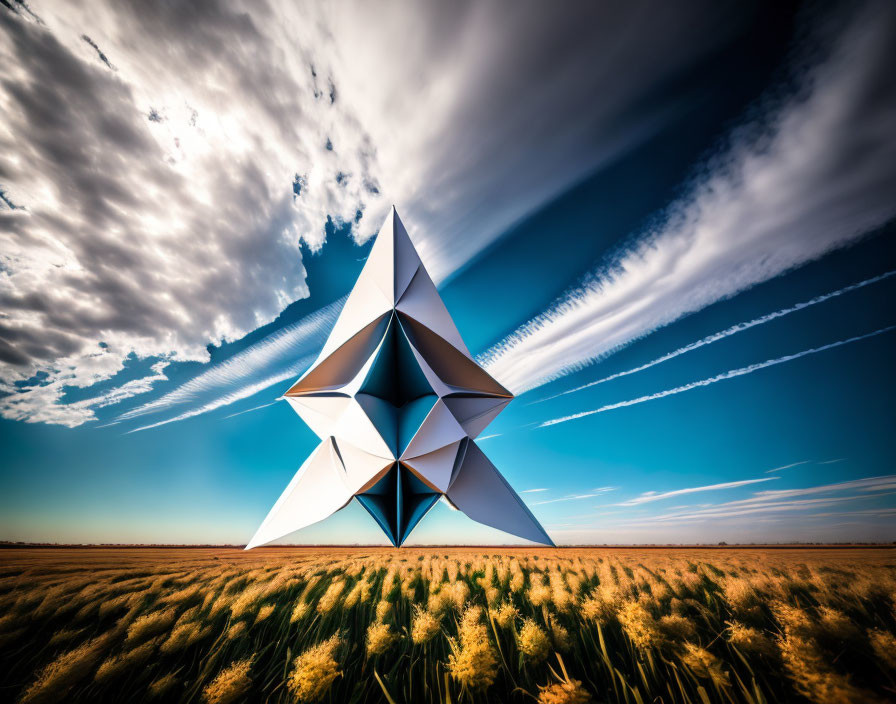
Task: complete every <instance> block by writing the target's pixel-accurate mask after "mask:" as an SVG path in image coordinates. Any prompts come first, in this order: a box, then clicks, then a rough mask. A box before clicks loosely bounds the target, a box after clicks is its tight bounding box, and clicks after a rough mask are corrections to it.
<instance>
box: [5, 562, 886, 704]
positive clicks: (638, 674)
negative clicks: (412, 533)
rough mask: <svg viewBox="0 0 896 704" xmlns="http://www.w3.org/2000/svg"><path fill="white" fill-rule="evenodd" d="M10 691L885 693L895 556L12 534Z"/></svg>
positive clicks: (637, 695) (402, 696)
mask: <svg viewBox="0 0 896 704" xmlns="http://www.w3.org/2000/svg"><path fill="white" fill-rule="evenodd" d="M0 663H3V666H2V667H0V692H2V693H3V698H4V700H9V701H18V702H59V701H65V702H87V701H89V702H106V701H108V702H120V701H128V702H139V701H151V700H155V701H166V702H167V701H174V702H178V701H182V702H199V701H204V702H208V703H209V704H226V703H229V702H242V701H270V702H284V703H285V702H314V701H328V702H333V703H336V702H348V701H351V702H356V703H358V704H364V703H367V702H371V703H372V702H381V701H390V700H391V701H396V702H429V701H434V702H435V701H437V702H442V703H443V702H450V703H451V704H455V703H458V704H460V703H462V702H473V703H475V702H491V701H501V702H532V701H537V702H540V703H541V704H582V703H583V702H586V701H592V700H593V701H600V702H620V703H622V702H625V704H635V703H637V702H645V703H646V702H654V701H655V702H660V701H662V702H663V703H664V704H675V703H681V704H690V703H691V702H694V703H697V702H699V703H700V704H707V703H709V702H720V703H724V704H741V703H742V704H768V703H770V702H783V701H787V702H790V701H794V702H800V701H811V702H818V703H824V704H827V703H828V702H831V703H833V704H837V703H838V702H841V703H844V702H846V703H851V702H869V701H893V700H896V552H894V551H893V550H887V549H851V550H845V549H844V550H833V549H819V550H797V549H791V550H738V549H731V550H712V549H692V550H687V549H682V550H671V549H668V550H667V549H657V550H648V549H635V548H633V549H603V550H599V549H563V550H549V549H530V550H525V549H493V548H485V549H482V548H479V549H476V548H447V549H446V548H429V549H415V548H407V549H402V550H399V551H396V550H392V549H389V550H386V549H379V548H367V549H342V548H332V549H330V548H328V549H327V550H326V551H322V550H315V549H286V548H283V549H265V550H256V551H252V552H249V553H245V552H243V551H238V550H223V549H222V550H213V549H208V550H205V549H167V550H166V549H140V550H138V549H106V550H102V549H82V550H64V549H58V550H56V549H44V550H27V549H9V550H5V551H0Z"/></svg>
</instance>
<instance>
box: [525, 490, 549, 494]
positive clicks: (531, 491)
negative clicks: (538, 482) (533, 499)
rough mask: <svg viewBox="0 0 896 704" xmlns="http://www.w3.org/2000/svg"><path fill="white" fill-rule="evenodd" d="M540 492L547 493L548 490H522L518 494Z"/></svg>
mask: <svg viewBox="0 0 896 704" xmlns="http://www.w3.org/2000/svg"><path fill="white" fill-rule="evenodd" d="M541 491H549V489H523V490H522V491H521V492H520V493H521V494H535V493H537V492H541Z"/></svg>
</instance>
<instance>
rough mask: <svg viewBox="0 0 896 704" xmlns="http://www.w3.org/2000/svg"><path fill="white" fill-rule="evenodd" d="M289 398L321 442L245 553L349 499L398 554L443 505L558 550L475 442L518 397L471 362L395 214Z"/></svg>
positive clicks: (297, 527) (386, 224) (320, 517)
mask: <svg viewBox="0 0 896 704" xmlns="http://www.w3.org/2000/svg"><path fill="white" fill-rule="evenodd" d="M284 397H285V398H286V400H287V401H288V402H289V404H290V405H291V406H292V407H293V409H295V411H296V413H298V414H299V416H300V417H301V418H302V420H304V421H305V422H306V423H307V424H308V425H309V426H310V428H311V429H312V430H313V431H314V432H315V434H317V435H318V436H319V437H320V439H321V443H320V445H319V446H318V447H317V449H316V450H315V451H314V452H313V453H312V454H311V456H310V457H309V458H308V459H307V460H306V461H305V463H304V464H303V465H302V467H301V468H300V469H299V471H298V472H297V473H296V475H295V477H294V478H293V480H292V481H291V482H290V483H289V486H287V488H286V490H285V491H284V492H283V494H282V495H281V496H280V498H279V500H278V501H277V503H276V504H275V505H274V507H273V508H272V509H271V511H270V513H269V514H268V516H267V518H265V520H264V522H263V523H262V524H261V527H259V529H258V531H257V532H256V533H255V535H254V537H253V538H252V540H251V541H249V544H248V545H247V546H246V549H247V550H248V549H250V548H253V547H255V546H257V545H263V544H265V543H269V542H271V541H272V540H276V539H277V538H281V537H283V536H285V535H288V534H289V533H292V532H293V531H296V530H299V529H300V528H304V527H305V526H308V525H311V524H312V523H316V522H317V521H320V520H323V519H324V518H326V517H328V516H330V515H331V514H333V513H334V512H336V511H338V510H339V509H341V508H343V507H344V506H345V505H346V504H348V502H349V501H351V500H352V497H354V498H356V499H357V500H358V502H359V503H360V504H361V505H362V506H363V507H364V508H365V509H366V510H367V511H368V513H370V515H371V516H373V518H374V519H375V520H376V522H377V523H378V524H379V525H380V527H381V528H382V529H383V532H384V533H385V534H386V535H387V536H388V538H389V540H390V541H391V543H392V544H393V545H395V546H400V545H401V544H402V543H404V541H405V540H406V539H407V537H408V535H409V534H410V532H411V531H412V530H413V529H414V526H416V525H417V523H418V522H419V521H420V519H421V518H423V516H424V515H425V514H426V512H427V511H429V509H431V508H432V507H433V505H435V503H436V502H437V501H438V500H439V498H441V497H445V499H446V501H447V502H448V504H449V506H451V507H452V508H456V509H459V510H460V511H463V512H464V513H465V514H467V515H468V516H469V517H470V518H472V519H473V520H475V521H478V522H479V523H483V524H485V525H488V526H492V527H494V528H498V529H500V530H503V531H506V532H508V533H512V534H513V535H516V536H519V537H522V538H526V539H529V540H532V541H534V542H537V543H545V544H548V545H553V543H552V542H551V539H550V538H549V537H548V535H547V533H545V531H544V529H543V528H542V527H541V525H539V523H538V521H537V520H536V519H535V517H534V516H533V515H532V514H531V513H530V511H529V509H528V508H527V507H526V505H525V504H524V503H523V502H522V500H521V499H520V497H519V496H518V495H517V494H516V492H515V491H514V490H513V489H512V488H511V487H510V485H509V484H508V483H507V482H506V481H505V480H504V478H503V477H502V476H501V475H500V474H499V473H498V470H497V469H495V467H494V465H492V463H491V462H489V460H488V458H487V457H486V456H485V455H484V454H483V453H482V451H481V450H480V449H479V448H478V447H477V446H476V443H475V442H474V438H476V436H478V435H479V434H480V433H481V432H482V431H483V429H484V428H485V427H486V426H487V425H488V424H489V423H490V422H491V421H492V419H493V418H494V417H495V416H497V415H498V413H500V412H501V410H502V409H503V408H504V407H505V406H506V405H507V404H508V403H510V400H511V399H512V398H513V395H512V394H511V393H510V392H509V391H508V390H507V389H505V388H504V387H503V386H501V385H500V384H499V383H498V382H497V381H495V380H494V379H493V378H492V377H491V376H489V374H488V373H487V372H486V371H485V370H484V369H482V367H480V366H479V365H478V364H477V363H476V362H475V361H474V360H473V358H472V357H471V356H470V353H469V351H468V350H467V348H466V346H465V345H464V342H463V340H462V339H461V337H460V333H458V331H457V328H456V327H455V325H454V321H453V320H452V319H451V316H450V315H449V314H448V311H447V309H446V308H445V304H444V303H443V302H442V299H441V297H440V296H439V294H438V291H436V287H435V285H434V284H433V282H432V279H430V277H429V274H428V273H427V272H426V269H425V268H424V267H423V264H422V263H421V261H420V257H419V256H418V255H417V251H416V249H414V245H413V244H412V243H411V240H410V238H409V237H408V234H407V231H406V230H405V228H404V225H402V223H401V220H399V218H398V215H397V213H396V212H395V208H394V207H393V208H392V209H391V211H390V213H389V215H388V217H387V218H386V221H385V223H384V224H383V227H382V228H381V229H380V232H379V234H378V235H377V238H376V241H375V242H374V245H373V247H372V249H371V250H370V256H369V257H368V259H367V262H366V263H365V265H364V268H363V270H362V271H361V274H360V276H359V277H358V281H357V282H356V284H355V286H354V288H353V289H352V292H351V294H350V295H349V297H348V300H347V301H346V302H345V306H344V307H343V309H342V312H341V313H340V315H339V318H338V319H337V320H336V323H335V324H334V326H333V330H332V332H331V333H330V336H329V338H328V339H327V341H326V343H325V344H324V348H323V350H322V351H321V353H320V355H319V356H318V358H317V360H316V361H315V362H314V364H312V365H311V367H310V368H309V369H308V371H306V372H305V373H304V374H303V375H302V376H301V377H300V378H299V380H298V381H296V382H295V383H294V384H293V385H292V386H291V387H290V388H289V390H288V391H287V392H286V393H285V394H284Z"/></svg>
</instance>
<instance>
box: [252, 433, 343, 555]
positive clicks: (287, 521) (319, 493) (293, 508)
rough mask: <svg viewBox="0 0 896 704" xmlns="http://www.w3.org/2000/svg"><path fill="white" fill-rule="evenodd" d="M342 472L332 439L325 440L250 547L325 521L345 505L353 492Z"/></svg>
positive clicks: (304, 465)
mask: <svg viewBox="0 0 896 704" xmlns="http://www.w3.org/2000/svg"><path fill="white" fill-rule="evenodd" d="M341 472H342V469H341V466H340V464H339V459H338V457H337V455H336V453H335V451H334V447H333V444H332V441H330V440H327V441H325V442H322V443H321V444H320V445H318V446H317V449H316V450H315V451H314V452H312V453H311V456H310V457H308V459H307V460H305V463H304V464H303V465H302V466H301V467H300V468H299V471H298V472H296V475H295V476H294V477H293V478H292V481H291V482H290V483H289V485H288V486H287V487H286V489H285V490H284V491H283V493H282V494H281V495H280V498H279V499H277V503H275V504H274V507H273V508H272V509H271V510H270V512H269V513H268V515H267V517H266V518H265V519H264V521H262V524H261V526H259V528H258V530H257V531H256V532H255V535H254V536H252V540H250V541H249V543H248V545H246V549H247V550H248V549H250V548H254V547H256V546H258V545H264V544H265V543H270V542H271V541H273V540H277V538H282V537H284V536H286V535H289V534H290V533H294V532H295V531H297V530H300V529H302V528H305V527H307V526H310V525H311V524H312V523H317V522H318V521H322V520H323V519H325V518H326V517H327V516H329V515H330V514H332V513H335V512H336V511H338V510H339V509H341V508H342V507H343V506H345V505H346V504H347V503H348V502H349V501H350V500H351V498H352V493H351V492H350V491H349V490H348V489H347V488H346V487H345V484H343V482H342V481H340V478H339V474H340V473H341Z"/></svg>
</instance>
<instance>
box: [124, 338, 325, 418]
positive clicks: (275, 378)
mask: <svg viewBox="0 0 896 704" xmlns="http://www.w3.org/2000/svg"><path fill="white" fill-rule="evenodd" d="M313 361H314V355H309V356H308V357H304V358H301V359H299V360H298V361H297V362H296V363H295V364H293V366H292V367H288V368H286V369H284V370H281V371H279V372H277V373H276V374H273V375H271V376H268V377H265V378H264V379H261V380H260V381H255V382H252V383H250V384H241V385H240V386H238V387H237V388H236V389H235V390H234V391H231V392H230V393H226V394H224V395H223V396H216V397H215V398H213V399H211V400H209V401H207V402H206V403H203V404H202V405H199V406H193V407H192V408H190V410H188V411H184V412H183V413H180V414H179V415H176V416H174V417H173V418H166V419H165V420H160V421H157V422H155V423H149V424H148V425H141V426H140V427H139V428H134V429H133V430H129V431H128V432H129V433H136V432H139V431H141V430H149V429H150V428H158V427H159V426H162V425H167V424H168V423H176V422H177V421H181V420H187V419H188V418H195V417H196V416H200V415H202V414H204V413H209V412H210V411H215V410H217V409H219V408H223V407H224V406H229V405H230V404H232V403H236V402H237V401H242V400H243V399H245V398H249V397H250V396H254V395H255V394H257V393H258V392H259V391H264V390H265V389H267V388H269V387H271V386H273V385H274V384H281V383H284V382H286V381H288V380H290V379H292V378H294V377H296V376H298V375H299V374H301V373H302V372H303V371H304V370H305V369H307V368H308V365H310V364H311V362H313ZM234 415H236V414H234Z"/></svg>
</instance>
